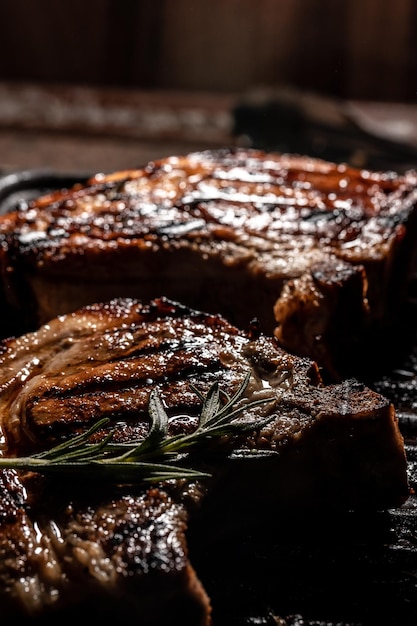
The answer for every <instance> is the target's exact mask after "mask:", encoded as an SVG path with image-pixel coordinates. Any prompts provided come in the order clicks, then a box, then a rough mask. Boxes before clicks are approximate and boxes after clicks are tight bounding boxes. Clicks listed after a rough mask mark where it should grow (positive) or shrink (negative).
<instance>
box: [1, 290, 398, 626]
mask: <svg viewBox="0 0 417 626" xmlns="http://www.w3.org/2000/svg"><path fill="white" fill-rule="evenodd" d="M1 350H2V351H1V359H0V425H1V441H2V456H7V457H10V456H21V455H28V454H29V453H33V452H37V451H41V450H44V449H46V448H49V447H51V446H52V445H55V444H57V443H60V442H63V441H66V440H67V439H68V438H69V437H70V436H71V435H74V434H76V433H80V432H83V431H85V430H86V429H87V428H89V427H90V426H91V425H92V424H93V423H95V422H96V421H97V420H98V419H99V418H102V417H108V418H109V420H110V427H111V428H112V429H114V437H115V440H116V441H117V442H132V441H136V440H138V441H140V440H143V438H144V437H145V436H146V434H147V433H148V432H149V427H150V420H149V415H148V404H149V398H150V393H151V391H152V390H153V389H157V390H158V392H159V395H160V397H161V399H162V401H163V403H164V406H165V408H166V411H167V413H168V415H169V432H170V433H171V434H176V433H177V434H178V433H191V432H194V430H195V428H196V426H197V421H198V415H199V412H200V410H201V403H202V399H201V394H203V395H204V394H205V393H206V392H207V391H208V389H209V388H210V387H211V386H212V385H213V383H215V382H218V383H219V384H220V386H221V388H222V389H223V391H224V392H225V393H227V394H228V395H229V396H231V397H232V396H233V394H234V393H235V391H236V390H237V389H238V388H239V387H240V385H241V384H242V381H243V380H244V378H245V376H246V374H247V373H248V372H249V373H250V379H249V384H248V386H247V387H246V395H245V398H243V399H241V400H240V401H239V402H240V405H239V406H240V408H241V410H242V411H241V414H240V417H239V420H240V421H242V422H245V421H247V420H264V419H265V416H269V418H270V421H268V423H264V422H263V425H262V426H260V427H259V428H256V427H254V428H253V429H252V427H251V429H250V431H249V432H248V433H246V434H242V433H240V434H239V433H237V434H236V435H235V436H233V437H232V438H230V437H229V438H222V439H220V440H219V441H218V442H217V445H216V444H211V445H206V446H205V447H204V448H201V449H198V451H197V452H196V453H194V455H193V456H192V464H193V466H195V467H196V468H197V469H203V470H204V471H207V470H210V474H211V478H208V479H207V480H206V481H204V480H201V481H195V482H187V481H185V482H184V481H181V480H176V481H166V482H160V483H158V484H156V485H155V486H153V487H152V486H151V487H143V486H140V485H137V486H134V485H124V484H117V485H112V483H100V481H94V483H93V484H91V485H90V484H89V481H88V477H87V479H86V480H85V481H83V484H82V485H81V484H80V483H79V482H76V481H73V480H71V479H70V478H68V479H67V480H65V479H64V478H63V477H62V476H61V477H60V478H58V477H50V476H49V477H43V476H41V475H40V474H38V473H29V472H24V471H23V470H5V469H4V470H1V472H0V481H1V482H0V485H1V487H0V488H1V493H2V498H1V508H0V520H1V526H0V606H1V611H2V615H3V617H5V616H9V617H12V616H13V617H15V616H18V615H20V616H24V615H29V616H30V617H31V618H37V617H39V616H40V618H42V623H45V620H48V619H49V618H50V619H51V623H52V619H55V618H56V614H57V612H59V611H64V610H65V614H66V615H67V614H70V613H74V615H76V614H77V611H79V610H80V608H82V607H83V606H85V605H86V604H87V603H88V604H89V606H90V607H93V608H94V611H95V613H96V615H97V616H102V615H106V616H109V615H110V616H116V615H117V617H118V619H123V618H124V617H126V616H127V615H131V616H133V617H134V619H135V621H137V623H140V624H141V625H145V624H160V623H166V619H167V617H166V616H167V615H169V616H170V617H169V619H170V621H176V619H178V621H180V623H181V624H209V623H210V611H211V609H210V604H209V600H208V598H207V595H206V594H205V592H204V589H203V588H202V586H201V584H200V582H199V579H198V577H197V575H196V573H195V571H194V569H193V566H192V564H191V560H190V556H189V554H188V549H187V541H186V535H187V531H188V528H189V527H191V526H192V527H193V529H194V528H195V527H197V528H198V525H199V524H200V523H202V522H201V520H202V519H210V520H211V522H210V527H211V529H212V530H213V527H214V526H215V525H216V523H217V525H218V526H220V527H221V529H223V531H224V529H226V528H227V527H228V525H229V524H231V527H232V528H233V527H235V525H236V524H237V523H239V526H242V525H243V524H244V523H246V524H248V525H249V526H251V527H253V526H254V525H256V524H261V525H262V524H264V523H265V522H268V523H270V521H271V520H272V519H274V518H275V516H276V515H278V514H279V516H280V517H281V516H284V515H285V514H288V515H290V514H295V515H298V514H299V513H300V511H302V510H304V509H308V510H309V511H310V513H311V512H316V513H318V512H319V511H320V508H321V507H322V506H325V509H326V512H327V513H328V512H329V511H331V510H333V511H335V512H336V511H341V510H350V509H352V508H355V509H362V510H365V509H366V510H368V509H371V510H372V509H384V508H387V507H393V506H399V505H401V504H402V503H403V502H404V501H405V500H406V499H407V497H408V495H409V490H408V484H407V476H406V459H405V453H404V445H403V439H402V436H401V434H400V432H399V429H398V423H397V418H396V415H395V411H394V408H393V406H392V405H391V404H390V403H389V402H388V401H387V400H386V399H385V398H384V397H382V396H381V395H379V394H377V393H375V392H373V391H371V390H370V389H368V388H366V387H365V386H364V385H362V384H360V383H358V382H357V381H355V380H353V379H350V380H347V381H344V382H343V383H337V384H331V385H326V384H325V383H323V381H322V379H321V377H320V370H319V368H318V366H317V364H316V363H315V362H313V361H311V360H309V359H307V358H301V357H295V356H292V355H290V354H288V353H287V352H285V351H284V350H283V349H282V348H281V347H280V346H279V345H278V343H277V340H276V339H275V338H273V337H268V336H266V335H264V334H263V333H261V332H259V329H257V327H256V326H255V327H253V328H251V330H250V331H247V332H246V331H245V332H244V331H242V330H240V329H238V328H237V327H235V326H233V325H231V324H230V323H229V322H228V321H226V320H225V319H224V318H223V317H221V316H219V315H214V314H210V313H202V312H200V311H197V310H193V309H189V308H188V307H187V306H184V305H181V304H178V303H176V302H173V301H171V300H168V299H166V298H158V299H155V300H153V301H150V302H148V303H143V302H141V301H138V300H133V299H128V298H119V299H114V300H111V301H108V302H107V303H104V304H92V305H88V306H86V307H83V308H81V309H79V310H77V311H75V312H72V313H69V314H67V315H63V316H59V317H57V318H55V319H53V320H51V321H50V322H49V323H48V324H46V325H44V326H42V327H40V328H39V329H38V330H36V331H33V332H30V333H27V334H25V335H22V336H21V337H19V338H9V339H5V340H3V342H2V344H1ZM196 388H197V389H198V390H199V392H200V393H197V392H196ZM261 398H264V399H267V400H268V402H266V403H263V404H256V405H254V404H253V403H252V404H250V405H248V404H247V402H248V400H250V401H251V400H257V399H261ZM245 407H246V408H245ZM107 431H108V428H103V431H99V432H98V433H97V434H96V437H98V438H100V437H102V436H104V435H105V434H106V432H107ZM290 512H291V513H290ZM156 589H157V593H156V592H155V590H156ZM174 618H175V619H174Z"/></svg>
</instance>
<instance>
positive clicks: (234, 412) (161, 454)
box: [0, 373, 274, 483]
mask: <svg viewBox="0 0 417 626" xmlns="http://www.w3.org/2000/svg"><path fill="white" fill-rule="evenodd" d="M249 378H250V374H249V373H248V374H247V375H246V377H245V379H244V381H243V383H242V385H241V386H240V387H239V389H238V390H237V392H236V393H235V394H234V396H233V397H231V398H230V397H229V396H228V395H227V394H225V393H224V392H223V391H221V390H220V388H219V385H218V383H217V382H216V383H213V385H212V386H211V387H210V389H209V390H208V392H207V394H206V395H205V396H203V395H202V394H201V393H200V392H199V391H198V389H196V388H195V387H194V386H191V387H192V389H193V391H194V392H195V393H196V394H197V395H198V396H199V397H200V399H201V401H202V408H201V413H200V416H199V422H198V426H197V428H196V429H195V430H194V431H193V432H192V433H189V434H185V435H184V434H179V435H174V436H168V415H167V413H166V411H165V408H164V405H163V403H162V400H161V398H160V397H159V395H158V393H157V391H156V390H155V389H154V390H152V392H151V395H150V398H149V407H148V410H149V416H150V419H151V426H150V429H149V432H148V434H147V436H146V438H145V439H143V440H142V441H140V442H139V443H138V442H132V443H115V442H113V441H112V439H113V435H114V431H113V430H112V431H111V432H109V433H108V434H107V435H106V436H105V437H104V438H103V439H102V440H101V441H100V442H98V443H91V441H90V439H91V437H92V435H93V434H94V433H96V432H97V431H98V430H100V429H101V428H103V427H104V426H105V425H106V424H108V422H109V421H110V420H109V419H108V418H104V419H102V420H99V421H98V422H96V423H95V424H94V425H93V426H92V427H91V428H89V429H88V430H87V431H86V432H85V433H82V434H80V435H76V436H75V437H72V438H70V439H69V440H68V441H65V442H64V443H60V444H59V445H57V446H55V447H53V448H51V449H49V450H46V451H43V452H38V453H35V454H32V455H30V456H27V457H1V458H0V468H3V469H4V468H12V469H22V470H30V471H35V472H40V473H43V474H53V473H55V474H56V473H61V474H62V473H64V474H65V473H66V474H70V473H71V474H82V475H83V476H85V477H88V478H91V479H93V478H96V477H97V476H99V477H100V479H103V478H104V479H107V480H109V481H112V482H116V483H138V482H144V483H152V482H159V481H164V480H170V479H173V478H175V479H189V480H195V479H201V478H207V477H209V476H210V474H208V473H205V472H201V471H198V470H195V469H192V468H190V467H187V459H188V457H189V453H190V451H192V450H194V449H195V448H196V447H197V446H199V445H200V444H201V443H202V442H206V441H207V440H210V439H213V438H219V437H230V436H232V435H239V434H243V433H245V432H250V431H254V430H259V429H260V428H262V427H263V426H264V425H265V424H267V423H268V422H269V421H270V420H271V419H272V418H273V417H274V415H269V416H267V417H265V418H263V419H257V420H249V421H247V422H242V421H237V419H236V418H237V417H238V416H239V414H240V413H241V412H242V411H243V410H246V409H249V408H251V407H253V406H255V405H258V404H262V403H265V402H271V401H272V400H271V398H262V399H259V400H255V401H252V402H247V403H244V404H241V405H240V406H239V407H237V408H234V407H235V405H236V403H237V402H238V400H240V399H241V398H242V397H243V394H244V392H245V389H246V387H247V385H248V382H249ZM180 463H181V464H180Z"/></svg>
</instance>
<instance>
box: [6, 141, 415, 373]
mask: <svg viewBox="0 0 417 626" xmlns="http://www.w3.org/2000/svg"><path fill="white" fill-rule="evenodd" d="M416 181H417V176H416V173H415V172H412V171H410V172H407V173H406V174H404V175H399V174H395V173H394V172H371V171H368V170H359V169H354V168H352V167H348V166H346V165H336V164H334V163H329V162H326V161H321V160H318V159H312V158H307V157H301V156H294V155H282V154H267V153H263V152H261V151H256V150H244V149H236V150H217V151H205V152H200V153H192V154H189V155H186V156H179V157H178V156H173V157H168V158H165V159H161V160H159V161H156V162H151V163H149V164H148V165H146V166H145V167H143V168H141V169H137V170H129V171H123V172H116V173H114V174H111V175H97V176H96V177H94V178H92V179H91V180H90V181H89V183H88V184H87V185H78V186H76V187H75V188H73V189H70V190H62V191H58V192H56V193H52V194H51V195H48V196H46V197H43V198H40V199H39V200H38V201H35V202H33V203H31V205H30V206H29V207H27V209H26V210H24V209H22V210H17V211H14V212H11V213H10V214H8V215H5V216H1V217H0V270H1V276H2V283H3V300H4V307H5V309H4V310H5V317H6V315H7V311H8V312H9V318H10V319H12V320H15V319H18V318H19V317H20V321H21V322H22V323H21V326H20V328H21V329H22V330H25V331H26V330H30V329H35V328H37V326H38V325H39V324H41V323H45V322H46V321H48V320H49V319H52V318H53V317H55V316H56V315H59V314H62V313H67V312H70V311H74V310H76V309H77V308H79V307H80V306H84V305H85V304H89V303H92V302H100V301H106V300H108V299H111V298H113V297H119V296H122V297H136V298H140V299H143V300H145V301H146V300H149V299H152V298H154V297H159V296H161V295H164V296H167V297H169V298H172V299H174V300H176V301H179V302H183V303H185V304H187V305H189V306H192V307H195V308H199V309H201V310H205V311H209V312H213V313H217V312H220V313H222V314H223V315H225V316H226V317H227V318H228V319H229V320H231V321H232V322H233V323H235V324H236V325H238V326H240V327H243V328H247V327H248V325H249V324H250V322H251V321H252V320H253V319H257V320H258V321H259V322H260V324H261V327H262V329H263V331H264V332H265V333H267V334H272V333H273V332H276V334H277V336H278V337H279V339H280V341H281V342H282V344H283V345H284V346H285V347H286V348H287V349H289V350H292V351H296V350H297V349H298V348H299V342H297V335H296V334H294V333H293V332H292V327H293V322H294V317H293V316H291V312H292V311H293V310H294V306H298V305H299V303H300V299H299V298H298V297H296V299H295V301H293V300H291V299H289V297H288V293H287V294H286V295H285V297H284V299H283V300H280V296H281V293H282V289H283V287H284V286H285V285H287V283H288V281H294V280H295V281H299V280H301V281H302V282H303V283H304V284H307V283H308V282H309V281H311V276H312V275H314V274H316V275H317V272H316V268H317V267H320V268H321V270H320V271H321V272H323V271H325V272H327V274H329V271H332V268H334V267H337V266H340V265H347V266H350V267H352V266H353V267H354V268H358V271H359V273H358V274H357V276H358V277H360V280H356V281H353V282H350V283H349V285H350V286H349V287H348V288H347V289H348V292H349V294H350V295H352V294H353V296H354V300H355V302H357V305H356V309H355V315H354V319H355V321H354V324H353V326H352V327H349V324H347V316H346V315H342V314H341V308H340V307H334V308H333V309H332V307H331V306H328V302H329V301H328V300H327V301H326V304H325V305H324V307H323V306H321V307H316V306H315V305H314V297H315V296H314V291H313V293H312V294H310V295H309V296H308V299H309V300H310V305H311V306H309V320H306V319H305V318H304V317H303V315H302V314H301V315H300V316H299V318H298V320H297V323H298V324H302V325H303V324H304V326H302V327H301V328H300V334H301V336H303V335H304V336H308V334H309V332H310V331H311V328H314V327H316V328H317V329H319V331H318V332H314V335H313V336H311V337H309V343H308V345H309V356H310V357H312V358H314V359H315V360H317V361H318V362H319V363H320V364H323V365H325V366H326V367H328V369H329V370H335V371H339V370H341V369H343V365H344V361H346V363H347V364H348V366H347V367H346V368H345V371H344V372H343V373H344V375H345V376H346V375H349V374H350V369H349V365H350V364H352V362H353V363H355V360H356V363H357V358H358V355H361V356H362V358H363V357H364V356H365V355H366V354H372V350H369V349H368V344H367V337H369V334H370V330H372V331H373V330H374V329H375V332H376V333H378V332H386V330H387V328H389V327H390V326H391V325H392V324H394V323H395V321H396V320H398V315H400V312H401V303H402V302H403V301H404V298H405V295H406V290H407V285H408V279H409V276H410V275H411V273H412V271H413V269H415V266H416V252H415V246H414V240H415V232H416V220H417V216H416V193H417V191H416ZM326 267H327V270H326ZM353 271H355V270H353ZM345 288H346V285H345V283H344V282H343V281H339V282H337V281H333V284H332V292H333V295H332V301H343V300H345V299H346V297H345V295H344V293H345ZM311 316H313V317H315V321H314V320H313V322H311V321H310V319H311ZM287 324H289V327H287ZM305 324H307V325H308V328H307V330H306V328H305ZM339 326H340V327H342V328H343V333H344V335H345V339H346V340H345V342H344V345H343V350H340V349H339V348H340V345H339V346H337V348H335V346H334V342H333V341H332V340H329V336H333V334H334V333H333V329H337V328H338V327H339ZM340 334H341V333H340ZM335 349H336V352H337V358H336V359H335V354H334V350H335Z"/></svg>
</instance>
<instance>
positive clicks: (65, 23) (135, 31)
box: [0, 0, 417, 102]
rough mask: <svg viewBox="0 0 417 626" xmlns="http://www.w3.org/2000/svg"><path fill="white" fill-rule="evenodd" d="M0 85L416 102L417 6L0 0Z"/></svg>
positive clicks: (317, 1)
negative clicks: (286, 92) (274, 91)
mask: <svg viewBox="0 0 417 626" xmlns="http://www.w3.org/2000/svg"><path fill="white" fill-rule="evenodd" d="M0 24H1V37H0V81H29V82H41V83H42V82H43V83H70V84H74V83H76V84H87V85H90V86H91V85H96V86H113V87H114V86H117V87H123V88H128V89H130V88H139V89H176V90H178V89H180V90H188V91H189V90H192V91H210V92H213V91H214V92H241V91H242V90H246V89H248V88H251V87H252V86H254V85H255V86H256V85H281V84H290V85H293V86H295V87H298V88H302V89H304V88H306V89H313V90H315V91H319V92H321V93H325V94H329V95H335V96H338V97H342V98H354V99H368V100H386V101H403V102H413V101H416V100H417V2H416V1H415V0H71V1H64V0H60V1H57V0H35V1H31V0H1V2H0Z"/></svg>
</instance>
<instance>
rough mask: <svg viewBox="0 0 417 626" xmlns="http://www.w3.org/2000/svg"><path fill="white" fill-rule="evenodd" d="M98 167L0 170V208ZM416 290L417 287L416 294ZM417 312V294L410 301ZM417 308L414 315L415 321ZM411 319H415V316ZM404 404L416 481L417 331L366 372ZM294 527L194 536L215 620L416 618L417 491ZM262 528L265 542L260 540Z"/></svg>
mask: <svg viewBox="0 0 417 626" xmlns="http://www.w3.org/2000/svg"><path fill="white" fill-rule="evenodd" d="M88 175H89V173H87V172H86V173H83V174H80V173H78V174H77V173H64V172H54V171H53V170H45V169H41V170H39V169H32V170H31V169H28V170H21V171H17V172H10V173H8V174H7V175H4V176H3V177H1V178H0V212H4V211H6V210H10V209H12V208H13V207H15V206H16V204H17V203H21V202H23V203H25V202H27V201H28V200H30V199H31V198H32V197H36V196H38V195H40V194H42V193H45V192H48V191H50V190H53V189H57V188H62V187H66V186H69V185H71V184H73V183H75V182H77V181H83V180H85V178H86V177H87V176H88ZM412 295H413V294H411V296H412ZM410 308H411V310H412V313H414V303H413V302H411V303H410ZM415 317H417V316H413V314H412V315H410V320H413V319H414V318H415ZM410 323H411V322H410ZM365 382H367V383H368V384H370V386H372V387H373V388H375V389H376V390H377V391H379V392H382V393H383V394H385V395H386V396H388V397H389V398H390V399H392V400H393V402H394V403H395V405H396V408H397V412H398V417H399V421H400V426H401V430H402V433H403V435H404V437H405V441H406V450H407V455H408V470H409V480H410V485H411V487H413V488H414V489H417V333H416V330H415V329H414V328H412V327H410V340H409V342H408V343H407V347H406V350H405V352H404V354H403V355H402V356H401V358H399V359H398V362H397V363H396V364H393V367H392V369H391V370H389V371H386V372H383V373H382V374H380V375H378V377H376V378H374V377H372V376H371V377H370V380H369V381H365ZM322 513H323V515H322V516H320V517H319V518H317V519H314V518H313V519H312V518H308V517H303V518H302V519H299V520H297V523H296V524H292V525H291V528H289V527H287V526H285V524H284V523H283V522H281V521H280V519H275V518H273V519H271V520H270V524H269V527H268V528H262V529H259V530H257V531H256V532H254V534H253V536H247V535H245V536H240V535H239V529H236V533H235V534H234V535H233V536H232V537H230V536H228V537H227V538H222V537H213V536H211V535H210V530H209V529H208V531H207V541H206V542H205V543H204V545H201V542H199V543H198V544H197V543H196V542H195V541H194V540H193V536H192V535H191V536H190V542H189V544H190V553H191V560H192V563H193V564H194V566H195V568H196V570H197V571H198V573H199V576H200V578H201V580H202V582H203V584H204V585H205V587H206V589H207V591H208V593H209V595H210V597H211V598H212V601H213V607H214V616H213V617H214V622H213V626H222V625H224V624H227V625H228V626H238V625H239V626H240V625H252V624H253V625H255V624H256V625H262V624H263V625H267V626H268V625H271V626H273V625H278V626H371V625H372V626H373V625H377V624H378V625H382V624H383V625H384V626H391V625H392V626H415V624H416V623H417V499H416V497H415V496H414V495H412V496H411V497H410V498H409V500H408V501H407V502H406V504H405V505H404V506H403V507H401V508H400V509H395V510H390V511H387V512H376V513H373V514H369V515H364V514H357V513H354V512H351V513H349V514H347V515H341V516H336V517H335V516H334V515H331V516H330V515H327V514H326V511H323V512H322ZM259 537H261V541H260V542H259Z"/></svg>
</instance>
